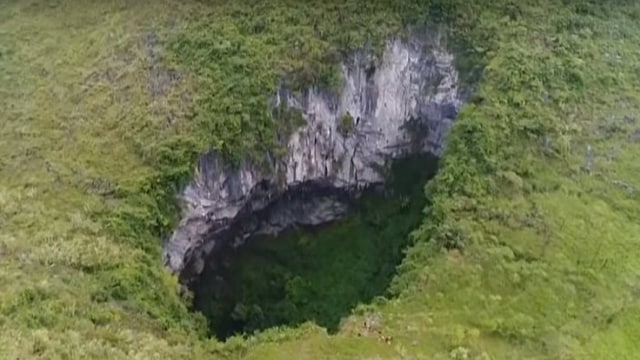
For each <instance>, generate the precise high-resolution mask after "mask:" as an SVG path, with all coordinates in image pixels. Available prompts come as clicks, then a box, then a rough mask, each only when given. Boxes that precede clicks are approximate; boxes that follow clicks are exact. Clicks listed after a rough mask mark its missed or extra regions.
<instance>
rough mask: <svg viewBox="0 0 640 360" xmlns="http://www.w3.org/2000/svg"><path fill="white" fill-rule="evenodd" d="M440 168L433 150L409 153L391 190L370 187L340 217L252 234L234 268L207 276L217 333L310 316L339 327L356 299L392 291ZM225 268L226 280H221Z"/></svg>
mask: <svg viewBox="0 0 640 360" xmlns="http://www.w3.org/2000/svg"><path fill="white" fill-rule="evenodd" d="M435 171H436V161H435V159H433V158H430V157H428V156H416V157H412V158H408V159H403V160H402V161H398V162H396V163H394V164H393V165H392V168H391V169H390V176H389V180H388V184H389V186H388V190H391V191H392V194H387V195H385V194H380V193H370V194H367V195H365V196H364V197H363V199H362V203H361V205H360V207H359V208H358V209H357V210H356V211H355V212H354V213H352V214H350V215H349V216H348V217H347V218H345V219H343V220H341V221H338V222H336V223H334V224H330V225H326V226H323V227H321V228H318V229H310V230H305V229H298V230H294V231H291V232H290V233H288V234H286V235H283V236H280V237H278V238H271V237H264V238H256V239H253V240H252V241H251V242H250V243H249V244H247V245H245V246H244V247H242V248H240V249H239V250H238V251H237V252H231V253H229V254H227V258H228V260H225V261H229V262H230V263H231V266H230V267H229V268H228V269H225V270H223V271H222V272H218V273H216V274H211V275H208V276H205V277H204V278H203V279H202V282H201V283H200V284H201V285H199V286H200V287H201V288H199V289H196V294H195V296H196V297H195V302H194V305H195V307H196V308H197V309H198V310H199V311H202V312H203V313H204V314H206V316H207V318H208V319H209V321H210V327H211V329H212V333H213V334H215V335H216V336H217V337H218V338H226V337H228V336H230V335H233V334H237V333H242V332H244V333H252V332H254V331H257V330H264V329H267V328H269V327H274V326H281V325H288V326H294V325H299V324H302V323H304V322H306V321H313V322H315V323H316V324H318V325H320V326H323V327H326V328H327V329H328V330H329V331H332V332H335V331H336V330H338V325H339V324H340V320H341V319H342V318H343V317H346V316H348V315H349V313H350V311H351V310H352V309H353V308H354V307H356V305H358V304H359V303H367V302H370V301H371V300H373V299H374V298H375V297H376V296H381V295H384V294H385V292H386V290H387V288H388V286H389V283H390V281H391V279H392V277H393V274H394V272H395V268H396V266H397V265H398V264H399V263H400V261H401V260H402V255H403V253H402V250H403V248H404V247H405V246H406V245H407V240H408V235H409V232H410V231H411V230H413V229H415V228H416V226H418V225H419V224H420V221H421V219H422V209H423V208H424V206H425V198H424V196H422V191H423V185H424V184H425V183H426V181H427V180H428V179H429V178H431V177H432V176H433V175H434V174H435ZM220 275H221V276H223V277H224V279H225V283H226V286H224V287H222V288H218V286H219V285H218V286H216V288H214V287H213V286H212V284H217V282H216V281H215V277H216V276H220ZM328 289H331V290H330V291H328Z"/></svg>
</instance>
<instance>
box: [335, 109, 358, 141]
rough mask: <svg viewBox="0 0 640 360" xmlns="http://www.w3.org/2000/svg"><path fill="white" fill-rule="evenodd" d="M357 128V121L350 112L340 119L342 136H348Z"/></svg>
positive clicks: (339, 125)
mask: <svg viewBox="0 0 640 360" xmlns="http://www.w3.org/2000/svg"><path fill="white" fill-rule="evenodd" d="M355 126H356V121H355V119H354V118H353V116H352V115H351V114H350V113H349V112H347V113H345V114H344V115H342V117H341V118H340V122H339V123H338V132H340V134H342V136H347V135H349V133H350V132H351V130H353V128H354V127H355Z"/></svg>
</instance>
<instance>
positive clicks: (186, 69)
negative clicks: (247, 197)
mask: <svg viewBox="0 0 640 360" xmlns="http://www.w3.org/2000/svg"><path fill="white" fill-rule="evenodd" d="M374 4H375V5H374ZM434 19H440V20H442V21H444V22H446V23H447V24H448V29H449V30H450V33H451V34H452V35H454V36H455V39H452V40H451V41H450V44H451V46H452V47H454V48H455V49H456V53H457V54H458V64H459V66H460V68H461V69H463V70H464V74H465V79H467V81H474V80H479V81H478V82H477V83H475V85H476V93H475V96H474V99H473V100H472V102H471V103H470V104H469V105H468V106H466V107H465V109H464V110H463V112H462V114H461V115H460V118H459V119H458V121H457V123H456V125H455V126H454V128H453V130H452V133H451V134H450V136H449V142H448V145H447V149H446V151H445V155H444V159H443V160H442V167H441V170H440V172H439V174H438V175H437V176H436V178H435V180H434V181H433V182H432V183H431V184H430V185H429V186H428V189H427V191H426V192H427V194H429V204H430V205H429V207H428V209H427V211H426V213H425V219H424V223H423V225H422V226H421V227H420V228H418V229H416V231H414V232H413V236H412V237H411V241H412V245H411V247H410V248H409V250H408V252H407V257H406V259H405V260H404V261H403V264H402V265H401V266H400V268H399V273H398V274H397V275H396V277H395V278H394V281H393V284H392V287H391V289H392V291H393V292H394V294H395V295H396V296H395V297H393V298H391V299H389V300H387V301H383V302H382V303H377V304H375V305H363V306H361V307H359V308H358V309H357V310H356V311H355V313H354V315H353V317H350V318H348V319H346V320H345V323H344V325H343V326H342V327H341V328H340V330H339V331H338V333H337V334H335V335H328V334H327V333H326V332H325V331H323V330H322V329H320V328H318V327H315V326H313V325H309V324H307V325H305V326H302V327H301V328H299V329H286V328H279V329H273V330H270V331H267V332H265V333H262V334H260V335H257V336H256V337H251V338H249V339H241V338H231V339H230V340H229V341H227V342H226V343H225V344H222V343H219V342H217V341H215V340H209V339H207V338H206V325H205V322H204V319H203V318H202V317H200V316H196V315H191V314H189V312H188V311H187V306H186V303H185V301H183V299H180V298H179V296H178V295H177V294H178V292H177V282H176V280H175V279H173V278H171V277H170V276H168V275H167V274H166V272H165V271H164V270H163V269H162V264H161V261H160V247H161V241H160V239H161V237H162V235H164V234H166V232H167V231H168V230H170V229H171V227H172V225H173V224H175V221H176V214H177V212H176V210H177V209H176V208H175V204H174V203H173V201H172V199H173V194H174V193H175V191H176V190H177V188H178V186H179V184H180V183H182V182H183V181H184V180H185V179H186V178H187V177H188V175H189V174H190V173H191V171H192V167H193V164H194V160H195V157H196V155H197V154H198V153H199V152H201V151H203V150H205V149H208V148H210V147H213V148H216V149H218V150H220V151H221V152H222V153H223V154H225V155H226V156H227V157H229V158H230V159H235V160H239V159H241V158H243V157H244V156H251V157H257V158H260V156H261V155H262V154H263V153H264V150H265V149H269V150H273V149H276V148H277V147H278V144H279V141H281V140H279V139H278V134H279V133H281V132H282V133H285V134H286V132H287V131H290V129H289V128H290V127H291V125H293V126H295V124H296V123H297V122H296V121H295V119H294V120H293V121H275V120H274V119H273V117H272V116H271V115H270V114H269V113H268V112H267V107H266V103H265V102H264V101H266V99H267V97H268V95H269V94H270V93H271V91H272V90H273V89H274V87H275V86H276V81H277V80H278V79H281V78H280V76H283V77H282V79H288V80H289V81H290V82H291V83H292V84H293V85H298V86H302V85H305V84H310V83H316V84H324V85H327V86H331V85H332V84H334V82H335V80H336V78H335V77H334V75H335V72H334V71H333V69H334V64H335V61H336V60H338V59H339V58H340V56H343V54H344V53H345V52H346V50H347V49H350V48H353V47H357V46H360V45H367V43H369V45H370V47H372V48H373V49H380V41H381V40H383V39H384V37H385V36H386V35H387V34H389V33H392V32H396V31H401V29H403V28H405V26H407V25H409V24H416V23H417V24H420V23H423V24H422V25H427V26H431V25H434ZM638 19H640V6H639V5H638V4H637V3H635V2H632V1H605V2H597V3H596V2H595V1H577V0H575V1H572V0H564V1H561V0H530V1H518V2H515V1H508V0H500V1H493V2H489V1H481V0H472V1H456V0H454V1H437V0H433V1H426V0H425V1H417V0H416V1H407V2H394V1H381V2H364V1H362V2H361V1H355V0H350V1H347V2H337V1H335V2H333V1H330V2H320V1H313V2H305V3H301V2H293V1H285V0H279V1H272V2H266V1H259V2H255V3H253V2H248V1H234V2H231V1H221V0H220V1H209V2H196V1H180V2H178V1H171V0H165V1H161V2H151V1H136V2H124V1H100V2H91V3H88V2H83V1H73V0H68V1H62V0H60V1H47V2H44V1H35V0H33V1H28V0H24V1H5V2H3V3H2V4H0V109H1V112H0V114H2V115H0V116H1V119H0V120H1V126H0V228H1V229H2V231H1V232H0V284H1V285H0V354H1V355H2V357H3V358H7V359H17V358H43V359H56V358H74V359H75V358H95V359H98V358H121V359H129V358H136V357H137V358H171V357H172V358H193V359H198V358H212V357H214V358H215V357H225V358H259V359H265V358H286V357H288V356H290V354H297V355H298V358H301V359H304V358H326V354H332V355H333V356H334V357H335V358H374V357H378V358H416V359H421V358H424V359H449V358H452V356H455V354H456V353H458V354H462V353H465V352H466V351H468V352H469V354H470V355H469V358H470V359H486V358H490V359H514V358H515V359H632V358H634V357H635V356H636V354H638V353H640V349H639V348H638V346H639V345H638V342H637V341H635V340H636V339H637V338H638V337H639V333H640V325H638V324H640V323H639V322H638V318H639V317H640V306H639V303H638V298H639V297H640V295H639V291H640V290H639V289H640V260H637V256H634V254H636V253H637V252H638V250H640V238H639V237H638V235H637V234H640V232H639V230H640V229H638V227H640V225H638V223H637V219H638V216H639V212H640V203H639V198H638V194H639V193H638V191H640V175H638V174H640V171H639V170H640V168H639V166H638V165H637V161H636V159H637V158H638V156H639V155H640V142H638V141H637V134H638V130H639V129H640V122H639V121H640V120H638V119H640V111H639V107H640V95H639V92H638V90H637V89H638V88H640V86H639V85H640V71H639V69H640V60H638V59H640V57H639V55H640V54H639V53H640V47H638V44H639V43H640V31H639V30H638V27H637V22H638ZM425 21H426V24H425V23H424V22H425ZM368 40H370V41H368ZM454 40H455V41H454ZM465 46H466V47H465ZM465 49H466V50H465ZM468 49H472V51H467V50H468ZM474 64H482V65H486V66H485V68H484V72H482V73H480V72H479V71H477V70H478V67H477V66H474ZM480 75H482V76H480ZM634 119H635V120H634ZM283 124H285V125H283ZM286 124H289V125H286ZM282 127H284V128H282ZM587 148H590V149H592V150H591V151H590V152H589V151H587ZM274 151H275V150H274ZM589 154H592V155H589ZM443 246H444V249H447V250H443ZM328 291H330V289H328ZM367 318H375V319H377V320H376V325H375V328H376V329H375V331H373V330H371V329H365V328H364V325H363V324H364V319H367ZM380 334H383V335H384V337H391V340H390V341H387V342H386V341H384V339H383V338H381V336H382V335H380ZM485 355H486V356H485ZM458 357H460V358H461V356H458Z"/></svg>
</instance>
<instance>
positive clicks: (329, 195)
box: [164, 39, 463, 284]
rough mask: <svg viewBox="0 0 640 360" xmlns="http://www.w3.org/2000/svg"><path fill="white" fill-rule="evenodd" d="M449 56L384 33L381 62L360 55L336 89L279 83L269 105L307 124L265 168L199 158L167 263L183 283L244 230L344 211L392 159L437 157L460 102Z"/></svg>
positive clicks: (268, 230)
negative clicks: (419, 155) (299, 88)
mask: <svg viewBox="0 0 640 360" xmlns="http://www.w3.org/2000/svg"><path fill="white" fill-rule="evenodd" d="M453 60H454V59H453V55H452V54H451V53H449V52H448V51H447V50H446V49H444V48H443V47H441V46H439V44H438V43H437V42H434V41H429V42H428V41H422V40H418V39H414V40H410V41H401V40H390V41H389V42H388V43H387V46H386V49H385V51H384V54H383V56H382V57H381V58H380V59H379V60H374V59H373V58H372V57H371V56H370V55H369V54H367V53H365V52H357V53H354V54H353V56H352V58H351V59H350V60H349V61H348V62H346V63H345V64H343V66H342V77H343V88H342V89H341V92H340V94H334V93H331V92H329V91H325V90H320V89H315V88H311V89H308V90H306V91H304V92H302V93H293V92H290V91H288V90H287V89H285V88H280V89H279V90H278V91H277V93H276V94H275V96H274V98H273V104H272V105H273V106H274V107H276V106H286V107H289V108H295V109H297V110H299V111H300V112H301V113H302V116H303V118H304V120H305V125H303V126H301V127H300V128H299V129H297V130H296V131H295V132H294V133H293V134H292V135H291V137H290V138H289V140H288V143H287V153H286V155H285V156H284V158H282V159H281V160H280V161H278V162H276V163H275V164H274V165H273V168H272V169H269V171H264V170H263V169H260V168H258V167H256V166H254V165H253V164H251V163H249V162H245V163H243V164H241V165H240V166H239V167H235V168H232V167H230V166H228V165H227V164H225V162H224V161H223V159H221V158H220V157H219V156H218V155H216V154H215V153H214V152H211V153H209V154H206V155H204V156H202V157H201V158H200V160H199V163H198V167H197V172H196V175H195V177H194V179H193V180H192V182H191V183H190V184H189V185H188V186H187V187H186V188H185V189H184V191H183V192H182V193H181V194H180V199H181V201H182V203H183V218H182V221H181V222H180V224H179V226H178V227H177V228H176V229H175V231H174V233H173V234H172V236H171V237H170V238H169V239H168V240H167V242H166V244H165V247H164V257H165V261H166V265H167V267H168V268H169V269H170V270H171V271H173V272H175V273H179V274H180V279H181V281H182V282H183V283H185V284H189V283H190V282H191V281H192V280H193V279H194V278H196V277H197V276H198V275H199V274H200V273H202V271H203V269H204V266H205V262H206V260H207V259H208V258H209V257H213V256H214V255H215V253H216V252H218V251H221V250H222V249H224V248H228V247H236V246H239V245H241V244H242V243H243V242H244V241H245V240H246V239H247V238H249V237H250V236H253V235H257V234H277V233H278V232H280V231H282V230H285V229H286V228H288V227H290V226H314V225H320V224H323V223H326V222H329V221H332V220H336V219H338V218H341V217H343V216H344V215H345V214H346V212H347V211H348V210H349V208H350V207H351V205H352V204H353V201H354V200H355V199H357V197H358V196H359V195H360V194H361V192H362V191H363V189H365V188H369V187H371V186H377V185H381V184H382V183H383V181H384V174H383V173H382V172H381V169H382V168H384V166H385V165H386V164H387V163H388V161H389V160H393V159H396V158H399V157H402V156H404V155H408V154H415V153H426V152H429V153H432V154H434V155H440V153H441V151H442V148H443V144H444V137H445V136H446V134H447V132H448V130H449V127H450V126H451V124H452V122H453V120H454V118H455V117H456V115H457V113H458V110H459V109H460V107H461V105H462V102H463V99H462V92H461V90H460V88H459V83H458V73H457V71H456V69H455V67H454V64H453ZM207 265H209V266H215V264H207Z"/></svg>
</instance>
